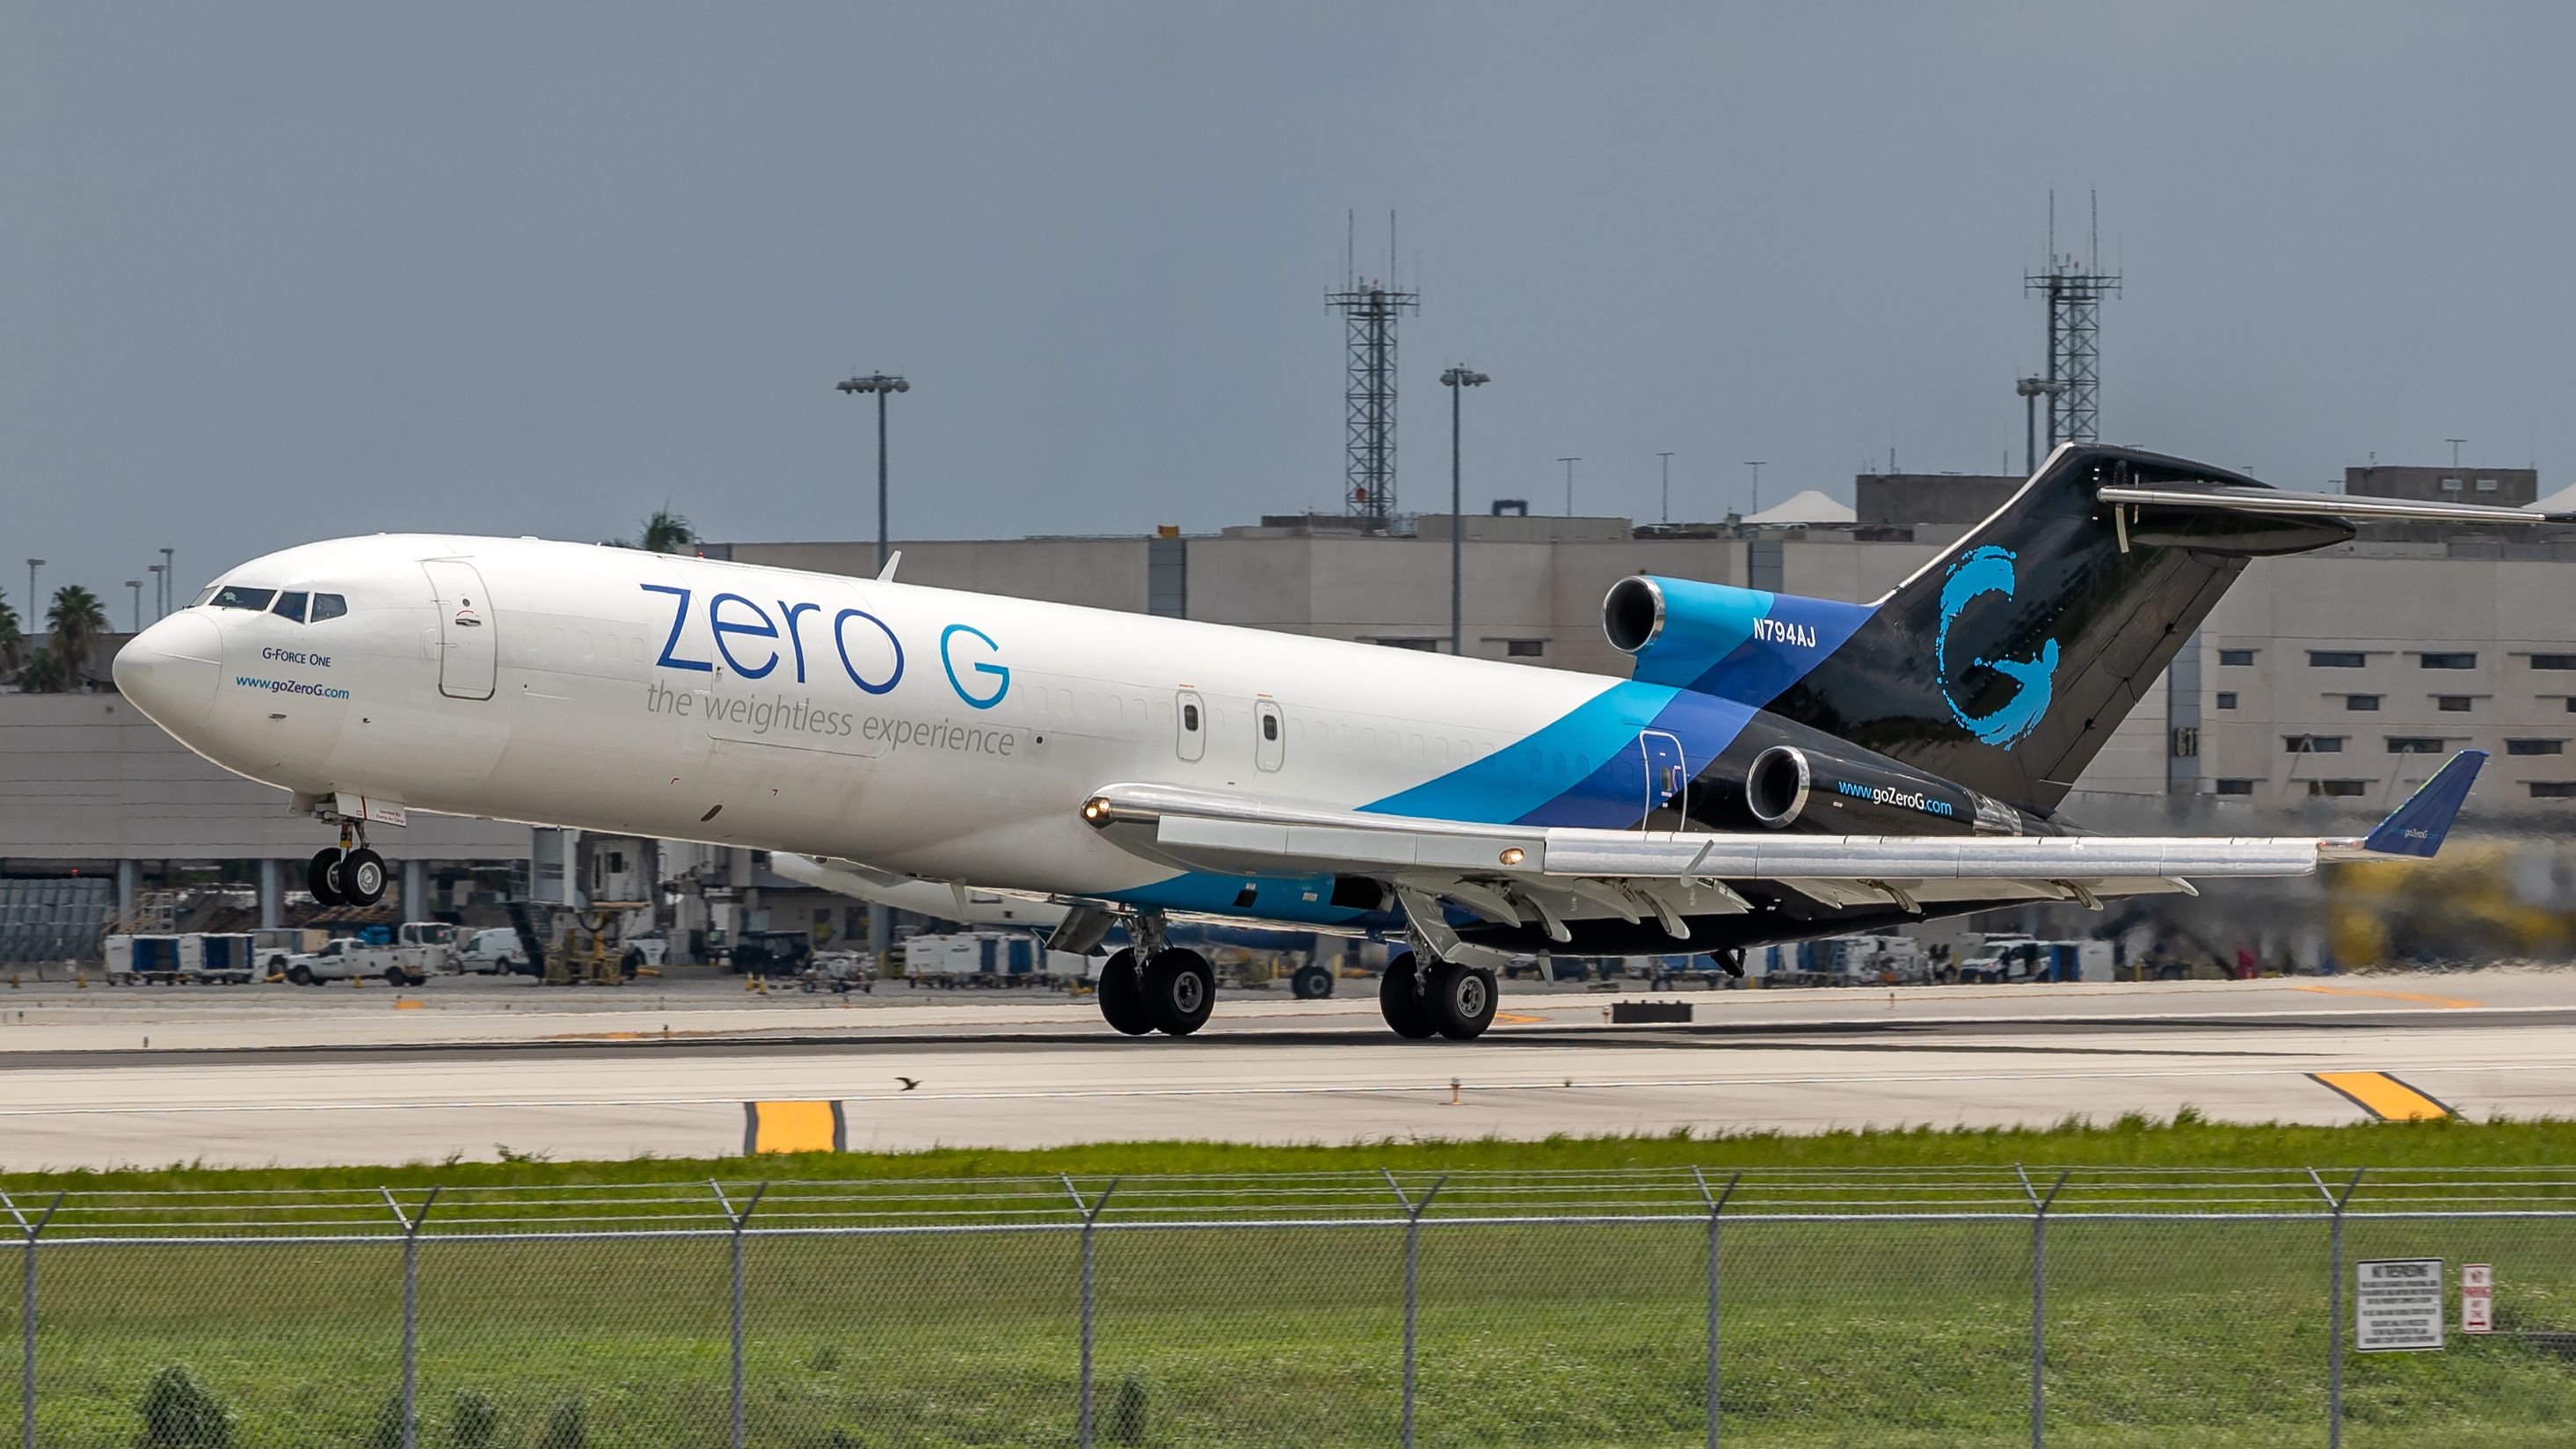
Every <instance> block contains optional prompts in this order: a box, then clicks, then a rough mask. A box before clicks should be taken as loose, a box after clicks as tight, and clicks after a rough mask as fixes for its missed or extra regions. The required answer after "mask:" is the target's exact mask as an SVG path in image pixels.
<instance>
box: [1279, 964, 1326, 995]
mask: <svg viewBox="0 0 2576 1449" xmlns="http://www.w3.org/2000/svg"><path fill="white" fill-rule="evenodd" d="M1288 994H1289V995H1291V996H1294V997H1296V998H1297V999H1298V1000H1299V1001H1321V1000H1323V999H1324V998H1325V997H1327V996H1330V995H1332V994H1333V973H1332V972H1330V971H1328V970H1326V969H1325V968H1323V967H1321V966H1317V965H1314V964H1311V963H1309V964H1307V965H1304V966H1300V967H1298V968H1297V974H1295V975H1293V976H1291V977H1289V978H1288Z"/></svg>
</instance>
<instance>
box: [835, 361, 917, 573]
mask: <svg viewBox="0 0 2576 1449" xmlns="http://www.w3.org/2000/svg"><path fill="white" fill-rule="evenodd" d="M835 386H836V387H837V388H838V389H839V390H840V391H842V392H845V393H848V394H850V395H851V396H853V397H855V396H857V395H858V394H860V393H863V392H872V393H875V394H876V397H877V572H878V573H884V572H885V566H886V557H887V552H886V550H887V548H888V545H887V542H886V398H887V396H888V395H890V394H893V393H898V392H910V391H912V384H911V383H908V382H906V381H904V380H903V379H902V378H900V377H889V376H887V375H886V374H884V373H882V372H872V373H869V374H868V375H867V376H865V377H853V378H848V379H845V380H844V381H842V382H840V383H837V384H835Z"/></svg>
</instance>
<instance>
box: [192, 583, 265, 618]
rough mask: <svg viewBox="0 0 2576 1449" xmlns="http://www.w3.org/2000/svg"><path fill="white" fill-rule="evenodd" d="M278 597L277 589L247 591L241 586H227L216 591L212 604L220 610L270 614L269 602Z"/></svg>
mask: <svg viewBox="0 0 2576 1449" xmlns="http://www.w3.org/2000/svg"><path fill="white" fill-rule="evenodd" d="M276 597H277V590H275V589H245V588H243V587H241V586H240V585H239V584H226V585H224V586H223V587H222V588H220V589H217V590H215V596H214V598H213V599H212V600H210V601H209V602H211V603H212V604H213V605H214V606H215V607H216V608H218V609H248V610H250V611H251V612H252V613H254V614H264V613H266V612H268V601H269V600H271V599H274V598H276Z"/></svg>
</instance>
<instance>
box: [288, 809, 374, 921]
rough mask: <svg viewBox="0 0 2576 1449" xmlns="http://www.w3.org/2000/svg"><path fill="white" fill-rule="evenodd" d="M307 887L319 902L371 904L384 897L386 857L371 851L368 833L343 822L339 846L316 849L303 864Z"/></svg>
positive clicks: (330, 904) (326, 904) (349, 904)
mask: <svg viewBox="0 0 2576 1449" xmlns="http://www.w3.org/2000/svg"><path fill="white" fill-rule="evenodd" d="M353 840H354V841H355V842H356V846H357V848H356V849H354V850H353V849H351V848H350V845H351V842H352V841H353ZM304 886H305V889H307V890H309V891H311V892H313V901H314V903H315V904H316V905H322V906H372V905H374V904H375V903H376V902H378V901H380V900H383V899H384V898H385V858H384V857H383V856H381V855H378V854H376V853H375V852H374V851H372V850H369V849H368V848H367V844H366V836H365V835H364V834H362V833H359V832H358V831H356V830H355V829H353V828H352V827H351V826H350V825H349V824H348V823H347V822H345V821H344V822H342V823H341V826H340V844H339V845H338V847H337V848H335V849H331V850H321V851H316V852H314V855H313V859H312V861H311V863H309V864H308V865H306V866H305V867H304Z"/></svg>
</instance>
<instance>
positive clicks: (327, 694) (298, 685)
mask: <svg viewBox="0 0 2576 1449" xmlns="http://www.w3.org/2000/svg"><path fill="white" fill-rule="evenodd" d="M233 683H235V684H237V685H239V686H241V687H242V688H244V689H265V690H267V691H268V692H269V693H271V694H309V695H312V696H313V697H314V698H315V699H347V698H348V697H349V691H347V690H345V689H334V688H332V687H331V686H330V685H327V684H306V683H304V682H303V681H302V680H298V679H253V678H252V677H251V676H249V675H247V674H236V675H234V676H233Z"/></svg>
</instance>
